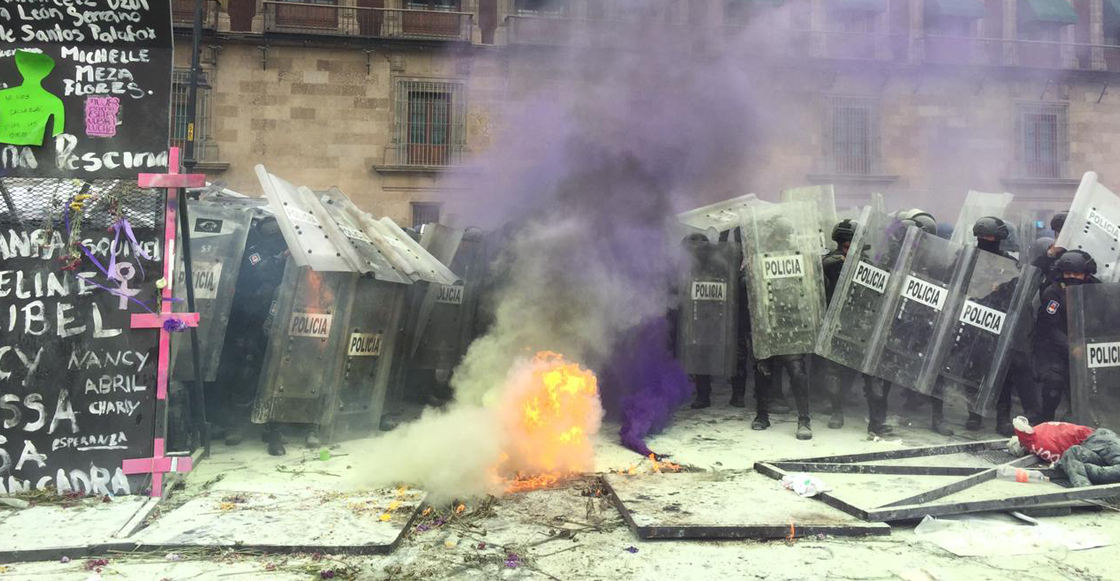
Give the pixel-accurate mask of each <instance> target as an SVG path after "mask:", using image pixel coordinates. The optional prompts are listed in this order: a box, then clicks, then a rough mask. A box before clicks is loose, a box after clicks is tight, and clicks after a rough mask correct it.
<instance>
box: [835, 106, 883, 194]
mask: <svg viewBox="0 0 1120 581" xmlns="http://www.w3.org/2000/svg"><path fill="white" fill-rule="evenodd" d="M827 101H828V107H827V115H826V119H825V127H824V131H825V139H824V146H825V157H826V161H827V163H828V171H829V172H830V173H837V174H848V175H875V174H879V173H881V170H880V159H881V156H880V147H879V106H878V102H877V101H876V100H875V99H868V98H862V97H837V96H830V97H828V99H827Z"/></svg>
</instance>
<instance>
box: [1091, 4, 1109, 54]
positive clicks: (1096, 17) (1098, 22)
mask: <svg viewBox="0 0 1120 581" xmlns="http://www.w3.org/2000/svg"><path fill="white" fill-rule="evenodd" d="M1089 44H1091V45H1093V47H1092V48H1091V49H1090V52H1091V56H1090V59H1089V60H1090V65H1089V66H1090V68H1092V69H1093V70H1094V71H1103V70H1107V69H1108V65H1107V64H1106V63H1105V60H1104V49H1103V48H1101V46H1102V45H1103V44H1104V0H1089Z"/></svg>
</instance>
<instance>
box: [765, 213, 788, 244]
mask: <svg viewBox="0 0 1120 581" xmlns="http://www.w3.org/2000/svg"><path fill="white" fill-rule="evenodd" d="M766 225H767V226H768V227H769V232H768V234H769V235H770V236H772V237H773V238H775V239H777V240H784V239H788V238H789V237H790V236H791V235H792V234H793V223H792V222H790V221H789V218H786V217H785V216H774V217H772V218H770V219H769V220H768V221H767V222H766Z"/></svg>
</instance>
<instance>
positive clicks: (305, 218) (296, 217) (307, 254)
mask: <svg viewBox="0 0 1120 581" xmlns="http://www.w3.org/2000/svg"><path fill="white" fill-rule="evenodd" d="M256 172H257V179H258V180H259V181H260V183H261V188H262V189H263V190H264V194H265V197H267V198H268V201H269V204H270V206H271V207H272V210H273V212H274V213H275V215H276V221H277V223H278V224H279V225H280V231H281V232H283V233H284V240H286V241H287V242H288V250H289V251H291V256H292V260H294V261H295V263H296V266H308V267H311V268H313V269H315V270H316V271H318V272H354V271H355V269H356V265H354V264H351V263H350V262H349V261H348V260H347V257H344V256H343V255H342V251H341V249H339V248H338V247H337V246H336V245H335V242H334V241H332V240H331V239H330V237H328V236H326V235H325V234H324V232H323V225H322V222H321V221H320V220H319V218H317V217H316V216H315V214H314V213H312V209H311V203H312V201H311V199H310V198H309V197H308V196H307V194H306V193H305V192H301V191H300V190H299V188H297V187H296V186H294V185H292V184H291V183H290V182H288V181H286V180H284V179H282V178H280V177H278V176H275V175H273V174H270V173H268V170H267V169H265V168H264V166H262V165H258V166H256Z"/></svg>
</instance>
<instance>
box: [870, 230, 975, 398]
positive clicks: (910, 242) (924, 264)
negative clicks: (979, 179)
mask: <svg viewBox="0 0 1120 581" xmlns="http://www.w3.org/2000/svg"><path fill="white" fill-rule="evenodd" d="M973 252H976V249H975V248H973V247H964V246H961V245H959V244H953V243H952V242H950V241H948V240H945V239H942V238H938V237H937V236H935V235H932V234H929V233H926V232H921V231H919V230H917V228H916V227H914V226H911V227H910V228H909V231H908V232H907V234H906V236H905V238H904V241H903V246H902V249H901V250H900V253H899V259H898V266H897V268H896V269H895V271H894V273H892V276H891V281H890V283H889V285H888V288H887V300H886V303H885V305H884V309H883V312H882V314H881V317H880V319H879V321H877V322H876V334H875V336H874V337H873V339H872V343H871V349H870V359H869V360H868V363H867V366H866V368H865V371H866V372H868V373H870V374H872V375H875V376H878V377H881V378H883V379H885V380H887V381H890V382H891V383H894V384H897V385H901V386H903V387H907V388H910V389H915V390H918V391H922V392H923V393H929V392H930V391H931V390H932V387H931V385H932V383H934V382H933V378H934V377H935V376H936V373H937V368H936V365H937V361H936V358H935V357H934V356H933V353H932V350H933V347H934V341H935V340H936V339H937V336H938V333H939V332H940V331H941V330H943V329H945V323H944V319H945V318H946V317H951V316H952V314H953V312H954V307H955V305H956V303H957V302H958V301H957V298H958V297H959V295H960V288H961V286H962V285H963V284H964V282H965V279H966V274H967V272H966V269H965V268H964V267H965V266H966V265H967V264H968V263H969V260H971V254H972V253H973Z"/></svg>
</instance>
